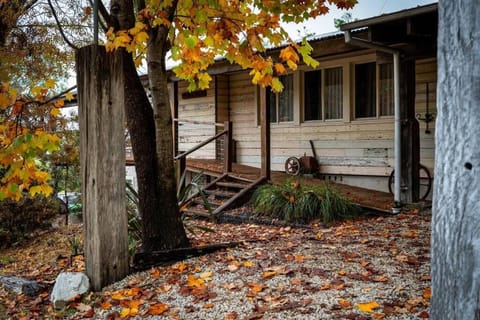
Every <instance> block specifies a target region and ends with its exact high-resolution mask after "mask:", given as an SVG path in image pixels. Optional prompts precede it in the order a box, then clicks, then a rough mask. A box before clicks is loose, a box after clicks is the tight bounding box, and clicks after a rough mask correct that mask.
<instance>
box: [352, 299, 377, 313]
mask: <svg viewBox="0 0 480 320" xmlns="http://www.w3.org/2000/svg"><path fill="white" fill-rule="evenodd" d="M357 307H358V309H359V310H360V311H362V312H373V310H375V309H378V308H380V306H379V305H378V303H376V302H375V301H370V302H364V303H357Z"/></svg>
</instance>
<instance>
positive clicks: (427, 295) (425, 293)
mask: <svg viewBox="0 0 480 320" xmlns="http://www.w3.org/2000/svg"><path fill="white" fill-rule="evenodd" d="M431 297H432V288H431V287H428V288H425V290H423V298H425V299H428V300H429V299H430V298H431Z"/></svg>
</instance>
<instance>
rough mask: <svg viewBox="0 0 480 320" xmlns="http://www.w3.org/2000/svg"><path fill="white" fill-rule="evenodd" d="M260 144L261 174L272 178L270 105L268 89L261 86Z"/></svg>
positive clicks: (268, 178)
mask: <svg viewBox="0 0 480 320" xmlns="http://www.w3.org/2000/svg"><path fill="white" fill-rule="evenodd" d="M259 99H260V128H261V129H260V141H261V142H260V144H261V170H260V172H261V176H262V177H265V178H266V179H267V180H270V105H269V104H268V103H267V90H266V89H265V88H260V94H259Z"/></svg>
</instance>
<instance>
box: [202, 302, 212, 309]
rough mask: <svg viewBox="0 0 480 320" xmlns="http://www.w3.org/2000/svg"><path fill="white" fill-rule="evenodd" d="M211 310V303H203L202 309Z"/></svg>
mask: <svg viewBox="0 0 480 320" xmlns="http://www.w3.org/2000/svg"><path fill="white" fill-rule="evenodd" d="M211 308H213V303H205V304H204V305H203V309H211Z"/></svg>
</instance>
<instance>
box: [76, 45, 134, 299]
mask: <svg viewBox="0 0 480 320" xmlns="http://www.w3.org/2000/svg"><path fill="white" fill-rule="evenodd" d="M122 59H123V56H122V51H121V50H117V51H115V52H114V53H108V54H107V53H106V52H105V48H104V47H101V46H96V45H91V46H88V47H84V48H81V49H80V50H78V52H77V56H76V65H77V83H78V98H79V99H78V100H79V108H78V110H79V123H80V165H81V176H82V197H83V210H82V212H83V219H84V223H83V231H84V239H85V240H84V252H85V266H86V273H87V275H88V277H89V278H90V281H91V284H92V287H93V290H94V291H100V290H101V289H102V288H103V287H104V286H106V285H108V284H111V283H113V282H115V281H118V280H121V279H123V278H124V277H125V276H126V275H127V274H128V271H129V264H128V261H129V256H128V230H127V213H126V208H125V199H126V196H125V106H124V103H125V98H124V92H125V90H124V73H123V61H122Z"/></svg>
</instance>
